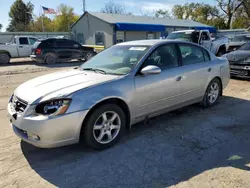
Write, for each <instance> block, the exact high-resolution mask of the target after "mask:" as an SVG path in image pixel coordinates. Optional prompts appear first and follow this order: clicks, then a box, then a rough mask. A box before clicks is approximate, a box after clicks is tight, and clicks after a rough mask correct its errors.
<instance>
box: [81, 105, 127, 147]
mask: <svg viewBox="0 0 250 188" xmlns="http://www.w3.org/2000/svg"><path fill="white" fill-rule="evenodd" d="M125 125H126V118H125V114H124V112H123V110H122V109H121V108H120V107H119V106H117V105H115V104H106V105H103V106H101V107H99V108H97V109H95V110H94V111H93V112H92V114H91V115H90V117H89V118H88V120H87V122H86V125H83V126H85V129H84V132H83V136H84V140H85V142H86V144H87V145H88V146H90V147H93V148H95V149H106V148H108V147H111V146H112V145H114V144H115V143H117V142H118V140H119V139H120V136H121V134H122V133H123V131H124V128H125Z"/></svg>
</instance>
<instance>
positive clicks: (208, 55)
mask: <svg viewBox="0 0 250 188" xmlns="http://www.w3.org/2000/svg"><path fill="white" fill-rule="evenodd" d="M202 52H203V56H204V62H208V61H211V57H210V54H209V53H208V51H207V50H206V49H202ZM206 54H207V57H208V61H206V58H205V55H206Z"/></svg>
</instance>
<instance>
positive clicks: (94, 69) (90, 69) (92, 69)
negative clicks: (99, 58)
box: [82, 68, 107, 74]
mask: <svg viewBox="0 0 250 188" xmlns="http://www.w3.org/2000/svg"><path fill="white" fill-rule="evenodd" d="M82 70H87V71H94V72H99V73H102V74H107V73H106V72H105V71H104V70H101V69H97V68H83V69H82Z"/></svg>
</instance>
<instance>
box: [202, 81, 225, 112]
mask: <svg viewBox="0 0 250 188" xmlns="http://www.w3.org/2000/svg"><path fill="white" fill-rule="evenodd" d="M221 90H222V87H221V82H220V81H219V80H218V79H217V78H215V79H213V80H212V81H211V82H210V84H209V85H208V87H207V90H206V93H205V95H204V97H203V100H202V102H201V104H202V106H204V107H211V106H213V105H215V104H216V103H217V101H218V99H219V97H220V94H221V92H222V91H221Z"/></svg>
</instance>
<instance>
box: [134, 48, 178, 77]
mask: <svg viewBox="0 0 250 188" xmlns="http://www.w3.org/2000/svg"><path fill="white" fill-rule="evenodd" d="M165 45H174V46H175V47H174V48H175V50H176V55H177V57H178V59H177V61H178V62H177V63H178V66H177V67H174V68H179V67H181V66H182V65H181V59H182V58H181V57H179V55H180V50H179V48H178V44H177V43H165V44H161V45H159V46H157V47H156V48H155V49H154V50H153V51H152V52H151V53H150V54H148V55H147V57H146V58H145V60H144V61H143V63H142V64H141V65H140V67H139V68H138V70H137V72H136V73H135V75H134V77H136V76H140V71H141V68H142V67H143V65H144V63H145V61H146V60H147V59H148V58H149V57H150V56H151V55H152V54H153V53H154V52H155V51H156V50H157V49H158V48H160V47H162V46H165ZM174 68H171V69H174ZM166 70H170V69H165V70H162V72H163V71H166Z"/></svg>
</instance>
